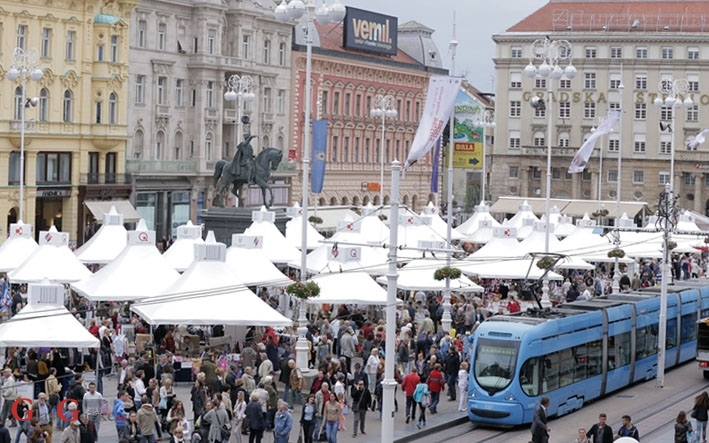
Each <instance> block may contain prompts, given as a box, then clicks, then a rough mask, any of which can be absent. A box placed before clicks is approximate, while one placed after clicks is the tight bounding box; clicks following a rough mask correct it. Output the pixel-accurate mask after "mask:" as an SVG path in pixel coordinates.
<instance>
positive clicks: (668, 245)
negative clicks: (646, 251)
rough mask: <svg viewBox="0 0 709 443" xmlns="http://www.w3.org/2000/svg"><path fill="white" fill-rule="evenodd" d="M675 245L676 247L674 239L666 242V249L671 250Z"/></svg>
mask: <svg viewBox="0 0 709 443" xmlns="http://www.w3.org/2000/svg"><path fill="white" fill-rule="evenodd" d="M676 247H677V242H675V241H670V242H667V249H669V250H672V249H674V248H676Z"/></svg>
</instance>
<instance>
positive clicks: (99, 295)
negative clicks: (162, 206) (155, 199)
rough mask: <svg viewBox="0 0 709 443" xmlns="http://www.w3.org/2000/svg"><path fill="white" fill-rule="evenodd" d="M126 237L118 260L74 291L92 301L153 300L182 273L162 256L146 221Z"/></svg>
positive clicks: (141, 222) (76, 285)
mask: <svg viewBox="0 0 709 443" xmlns="http://www.w3.org/2000/svg"><path fill="white" fill-rule="evenodd" d="M126 236H127V237H128V246H126V248H125V249H124V250H123V252H121V254H120V255H119V256H118V257H116V259H115V260H113V261H112V262H111V263H109V264H107V265H106V266H104V267H103V268H101V269H99V270H98V271H96V273H95V274H93V275H90V276H88V277H87V278H85V279H83V280H81V281H79V282H76V283H72V285H71V288H72V289H73V290H75V291H76V292H77V293H78V294H79V295H81V296H83V297H86V298H88V299H89V300H91V301H117V302H124V301H135V300H141V299H144V298H146V297H154V296H156V295H157V294H159V293H161V292H162V291H163V290H164V289H165V288H167V287H168V286H170V284H172V283H173V282H175V281H176V280H177V278H178V277H179V276H180V274H178V273H177V271H175V269H174V268H173V267H172V266H170V265H169V264H168V263H167V262H166V261H165V259H164V258H163V256H162V255H160V251H158V248H157V247H156V246H155V231H149V230H148V228H147V226H146V224H145V220H143V219H141V220H140V221H139V222H138V226H137V227H136V229H135V231H130V232H128V233H127V235H126Z"/></svg>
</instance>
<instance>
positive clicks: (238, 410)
mask: <svg viewBox="0 0 709 443" xmlns="http://www.w3.org/2000/svg"><path fill="white" fill-rule="evenodd" d="M245 413H246V400H245V399H244V391H239V392H237V394H236V405H234V426H233V431H232V433H233V434H234V436H235V437H236V443H241V428H242V425H243V424H244V417H245Z"/></svg>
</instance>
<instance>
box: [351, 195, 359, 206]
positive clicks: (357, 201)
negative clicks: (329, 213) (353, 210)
mask: <svg viewBox="0 0 709 443" xmlns="http://www.w3.org/2000/svg"><path fill="white" fill-rule="evenodd" d="M352 206H359V197H357V196H354V197H352Z"/></svg>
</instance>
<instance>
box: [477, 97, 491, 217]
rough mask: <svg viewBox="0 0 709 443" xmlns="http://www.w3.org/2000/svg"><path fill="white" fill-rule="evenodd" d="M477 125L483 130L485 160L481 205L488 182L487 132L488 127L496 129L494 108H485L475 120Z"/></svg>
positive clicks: (481, 181) (483, 202) (481, 180)
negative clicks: (486, 158)
mask: <svg viewBox="0 0 709 443" xmlns="http://www.w3.org/2000/svg"><path fill="white" fill-rule="evenodd" d="M475 126H476V127H478V128H482V130H483V149H482V156H483V162H482V174H481V178H480V205H483V204H485V197H486V195H485V189H486V183H485V181H486V180H487V166H486V160H485V143H486V142H487V134H486V132H487V131H486V129H487V128H490V129H492V130H493V131H494V130H495V111H493V110H492V109H486V110H484V111H483V112H482V113H481V114H480V115H478V118H477V120H475Z"/></svg>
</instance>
